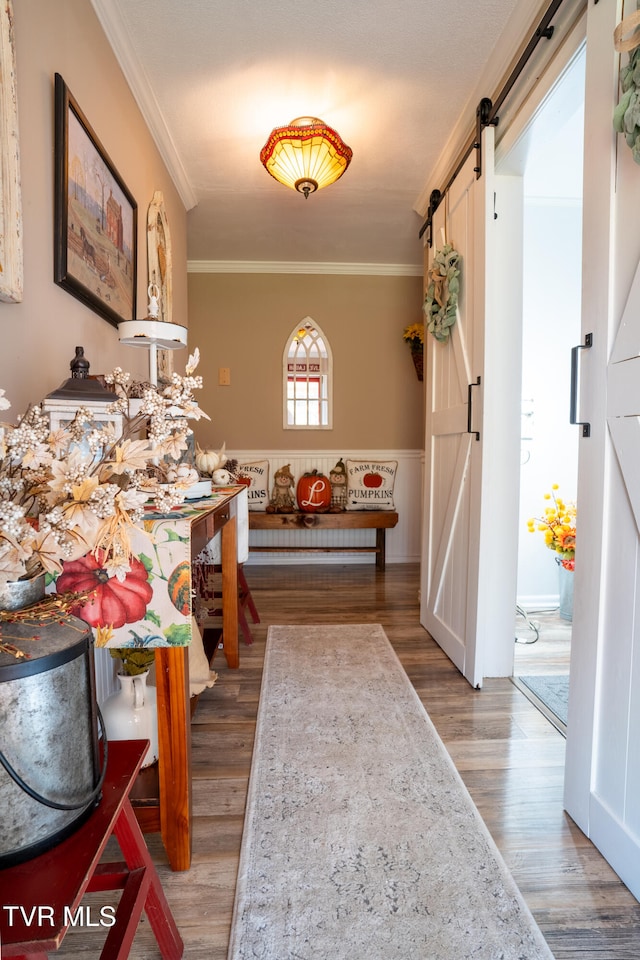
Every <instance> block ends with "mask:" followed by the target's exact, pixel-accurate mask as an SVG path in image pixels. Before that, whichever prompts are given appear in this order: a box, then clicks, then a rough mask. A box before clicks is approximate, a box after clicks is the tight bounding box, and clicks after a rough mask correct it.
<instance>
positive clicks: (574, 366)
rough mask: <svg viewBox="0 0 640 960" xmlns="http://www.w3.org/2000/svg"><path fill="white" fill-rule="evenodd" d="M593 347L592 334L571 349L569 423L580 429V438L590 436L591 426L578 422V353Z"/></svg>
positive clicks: (583, 421)
mask: <svg viewBox="0 0 640 960" xmlns="http://www.w3.org/2000/svg"><path fill="white" fill-rule="evenodd" d="M592 346H593V334H592V333H587V334H585V337H584V343H579V344H578V346H577V347H572V348H571V401H570V408H569V423H571V424H573V425H574V426H577V427H582V436H583V437H590V436H591V424H590V423H588V422H587V421H586V420H578V414H577V407H578V351H579V350H588V349H589V347H592Z"/></svg>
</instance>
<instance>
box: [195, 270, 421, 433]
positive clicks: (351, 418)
mask: <svg viewBox="0 0 640 960" xmlns="http://www.w3.org/2000/svg"><path fill="white" fill-rule="evenodd" d="M422 297H423V295H422V279H421V278H420V277H386V276H375V277H372V276H323V275H299V274H287V275H283V274H277V275H276V274H213V273H210V274H205V273H193V274H190V275H189V344H190V347H191V349H193V348H194V347H195V346H198V347H199V348H200V353H201V355H202V358H203V359H202V361H201V367H200V372H201V373H202V374H203V375H204V377H205V385H204V389H203V391H202V393H201V405H202V407H203V408H204V409H205V410H206V411H207V413H208V414H209V415H210V416H211V417H212V418H213V420H212V423H210V424H207V423H204V422H200V423H198V424H197V425H196V428H195V433H196V438H197V439H198V441H199V442H200V444H201V445H203V446H205V445H206V446H214V447H218V446H220V444H221V443H222V442H223V441H225V442H226V444H227V447H228V448H229V449H234V450H239V449H245V450H246V449H270V450H322V449H329V448H340V449H344V450H346V451H348V450H349V449H354V450H355V449H360V450H361V449H368V448H371V449H374V450H375V449H420V448H422V446H423V442H424V441H423V412H422V411H423V393H422V384H421V383H420V382H419V381H418V379H417V376H416V373H415V371H414V368H413V362H412V360H411V355H410V352H409V348H408V347H407V345H406V344H405V343H404V341H403V339H402V331H403V329H404V327H405V326H406V325H407V324H409V323H414V322H416V321H419V320H421V317H422V312H421V306H422ZM307 316H310V317H312V319H313V320H314V321H315V322H316V323H317V324H318V325H319V326H320V328H321V329H322V330H323V332H324V333H325V335H326V336H327V338H328V340H329V343H330V344H331V349H332V351H333V364H334V368H333V369H334V393H333V397H334V417H333V424H334V426H333V430H331V431H326V430H323V431H313V430H284V429H283V427H282V354H283V350H284V346H285V343H286V342H287V340H288V337H289V336H290V334H291V333H292V331H293V330H294V328H295V326H296V325H297V324H299V323H300V321H301V320H303V319H304V318H305V317H307ZM219 367H229V368H230V369H231V385H230V386H227V387H221V386H218V368H219Z"/></svg>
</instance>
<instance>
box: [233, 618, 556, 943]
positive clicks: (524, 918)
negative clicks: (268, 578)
mask: <svg viewBox="0 0 640 960" xmlns="http://www.w3.org/2000/svg"><path fill="white" fill-rule="evenodd" d="M256 957H263V958H265V960H266V958H277V960H294V958H295V960H327V958H329V957H335V958H345V957H353V958H357V960H362V958H365V957H366V958H367V960H425V958H427V957H428V958H429V960H471V958H473V960H496V958H498V957H499V958H501V960H542V958H545V960H550V958H552V954H551V952H550V950H549V948H548V946H547V944H546V942H545V940H544V938H543V936H542V934H541V932H540V930H539V929H538V927H537V926H536V924H535V922H534V920H533V917H532V915H531V913H530V911H529V909H528V907H527V906H526V904H525V902H524V900H523V898H522V895H521V894H520V892H519V890H518V888H517V887H516V884H515V882H514V880H513V878H512V876H511V874H510V873H509V871H508V869H507V867H506V865H505V863H504V861H503V859H502V857H501V855H500V853H499V851H498V849H497V847H496V845H495V844H494V842H493V840H492V838H491V836H490V834H489V831H488V830H487V828H486V826H485V824H484V822H483V820H482V819H481V817H480V815H479V813H478V811H477V809H476V807H475V805H474V804H473V801H472V800H471V797H470V796H469V793H468V791H467V789H466V787H465V785H464V783H463V781H462V779H461V777H460V776H459V774H458V772H457V770H456V769H455V766H454V765H453V762H452V761H451V758H450V757H449V754H448V753H447V751H446V750H445V748H444V745H443V744H442V741H441V740H440V738H439V736H438V734H437V732H436V730H435V727H434V726H433V724H432V722H431V720H430V718H429V716H428V714H427V712H426V710H425V709H424V707H423V705H422V703H421V702H420V699H419V698H418V695H417V693H416V692H415V690H414V688H413V686H412V685H411V682H410V681H409V678H408V677H407V675H406V673H405V671H404V669H403V667H402V665H401V663H400V661H399V660H398V658H397V656H396V654H395V652H394V650H393V648H392V646H391V644H390V643H389V641H388V639H387V637H386V635H385V633H384V630H383V629H382V627H381V626H380V625H378V624H358V625H346V626H345V625H339V624H337V625H325V626H272V627H270V628H269V633H268V639H267V647H266V656H265V666H264V675H263V681H262V690H261V695H260V705H259V710H258V725H257V730H256V738H255V747H254V754H253V762H252V768H251V780H250V785H249V796H248V800H247V810H246V816H245V828H244V835H243V841H242V852H241V859H240V867H239V873H238V883H237V889H236V900H235V907H234V915H233V924H232V932H231V941H230V946H229V954H228V958H229V960H249V958H251V960H255V958H256Z"/></svg>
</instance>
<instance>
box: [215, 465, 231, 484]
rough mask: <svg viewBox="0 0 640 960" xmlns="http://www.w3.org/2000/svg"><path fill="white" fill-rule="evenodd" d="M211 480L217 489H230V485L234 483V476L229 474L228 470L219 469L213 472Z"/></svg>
mask: <svg viewBox="0 0 640 960" xmlns="http://www.w3.org/2000/svg"><path fill="white" fill-rule="evenodd" d="M211 479H212V480H213V482H214V484H215V485H216V487H228V486H229V484H231V483H233V474H231V473H229V471H228V470H223V469H218V470H214V471H213V473H212V475H211Z"/></svg>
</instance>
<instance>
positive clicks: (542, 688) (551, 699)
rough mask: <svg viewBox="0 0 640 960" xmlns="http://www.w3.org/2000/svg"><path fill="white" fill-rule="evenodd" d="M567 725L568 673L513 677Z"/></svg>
mask: <svg viewBox="0 0 640 960" xmlns="http://www.w3.org/2000/svg"><path fill="white" fill-rule="evenodd" d="M514 679H516V680H520V681H521V683H523V684H524V685H525V686H526V687H527V688H528V689H529V690H530V691H531V692H532V693H533V694H535V696H536V697H537V698H538V700H541V701H542V703H543V704H544V705H545V706H546V707H547V708H548V709H549V710H550V711H551V713H553V714H554V716H556V717H557V718H558V720H560V721H561V722H562V723H563V724H564V726H565V727H566V726H567V715H568V711H569V674H566V675H564V676H555V675H554V676H548V677H547V676H539V677H515V678H514Z"/></svg>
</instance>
